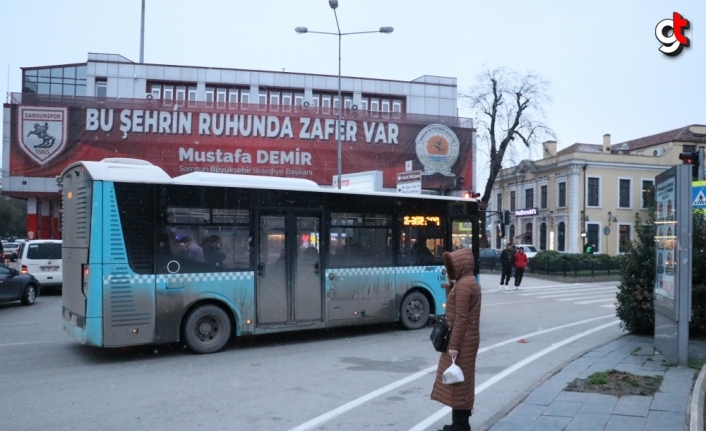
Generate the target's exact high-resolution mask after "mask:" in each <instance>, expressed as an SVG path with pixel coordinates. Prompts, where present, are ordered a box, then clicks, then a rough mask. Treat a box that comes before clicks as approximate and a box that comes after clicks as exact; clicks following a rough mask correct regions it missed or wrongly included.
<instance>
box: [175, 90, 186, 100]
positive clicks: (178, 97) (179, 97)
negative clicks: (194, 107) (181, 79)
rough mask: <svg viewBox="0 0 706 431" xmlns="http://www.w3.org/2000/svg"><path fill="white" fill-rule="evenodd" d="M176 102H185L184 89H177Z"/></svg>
mask: <svg viewBox="0 0 706 431" xmlns="http://www.w3.org/2000/svg"><path fill="white" fill-rule="evenodd" d="M176 100H186V87H177V89H176Z"/></svg>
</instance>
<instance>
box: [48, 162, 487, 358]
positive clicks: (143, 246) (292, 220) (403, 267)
mask: <svg viewBox="0 0 706 431" xmlns="http://www.w3.org/2000/svg"><path fill="white" fill-rule="evenodd" d="M61 182H62V187H63V190H62V194H63V196H62V207H63V213H62V219H63V220H62V229H63V249H62V259H63V271H64V283H63V289H62V301H63V310H62V313H63V327H64V330H65V331H66V332H67V333H68V334H69V335H70V336H71V337H73V338H74V339H76V340H77V341H79V342H80V343H83V344H87V345H92V346H102V347H121V346H135V345H142V344H157V343H176V342H183V343H185V344H186V345H187V346H188V347H189V348H190V349H191V350H193V351H194V352H197V353H211V352H216V351H218V350H220V349H222V348H223V347H224V346H225V345H226V343H228V341H229V340H230V339H231V337H232V336H238V337H239V336H250V335H259V334H271V333H276V332H283V331H294V330H301V329H317V328H326V327H333V326H350V325H364V324H370V323H380V322H396V321H399V322H401V324H402V326H404V327H405V328H407V329H418V328H421V327H423V326H425V325H426V324H427V322H428V320H429V318H430V315H433V314H443V313H444V305H445V304H444V301H445V294H444V291H443V289H442V288H441V286H440V285H441V282H442V280H443V279H444V276H443V274H442V270H443V264H442V260H441V254H442V253H443V252H444V251H446V250H451V249H452V247H453V246H454V245H453V241H457V242H458V240H459V238H461V237H463V238H461V239H462V240H464V241H466V243H467V240H468V238H471V237H472V236H473V235H472V232H477V229H474V227H477V225H475V223H477V220H478V219H477V212H478V205H477V202H476V201H474V200H472V199H463V198H453V197H445V196H427V195H405V194H394V193H374V192H367V193H362V192H348V191H345V190H337V189H330V188H320V187H319V186H318V185H317V184H316V183H314V182H312V181H308V180H304V179H295V178H276V177H259V176H243V175H229V174H216V173H207V172H192V173H188V174H185V175H182V176H178V177H174V178H171V177H170V176H169V175H167V174H166V173H165V172H164V171H163V170H162V169H161V168H159V167H157V166H154V165H152V164H150V163H149V162H145V161H141V160H134V159H105V160H103V161H100V162H93V161H85V162H76V163H74V164H72V165H70V166H69V167H67V168H66V169H65V170H64V172H63V173H62V176H61Z"/></svg>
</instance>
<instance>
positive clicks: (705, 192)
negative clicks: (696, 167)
mask: <svg viewBox="0 0 706 431" xmlns="http://www.w3.org/2000/svg"><path fill="white" fill-rule="evenodd" d="M691 199H692V201H691V205H692V206H693V207H694V208H704V209H706V182H704V181H696V182H694V183H693V184H692V187H691Z"/></svg>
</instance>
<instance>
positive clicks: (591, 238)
mask: <svg viewBox="0 0 706 431" xmlns="http://www.w3.org/2000/svg"><path fill="white" fill-rule="evenodd" d="M599 227H600V226H599V225H598V223H588V224H587V225H586V244H590V245H591V248H592V250H593V252H594V253H597V252H599V251H600V249H601V244H600V239H601V238H600V236H599V232H598V228H599Z"/></svg>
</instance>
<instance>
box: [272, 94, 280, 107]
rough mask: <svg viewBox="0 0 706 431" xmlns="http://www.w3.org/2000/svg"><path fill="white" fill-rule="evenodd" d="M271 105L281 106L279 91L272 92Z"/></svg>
mask: <svg viewBox="0 0 706 431" xmlns="http://www.w3.org/2000/svg"><path fill="white" fill-rule="evenodd" d="M270 105H279V91H271V92H270Z"/></svg>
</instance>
